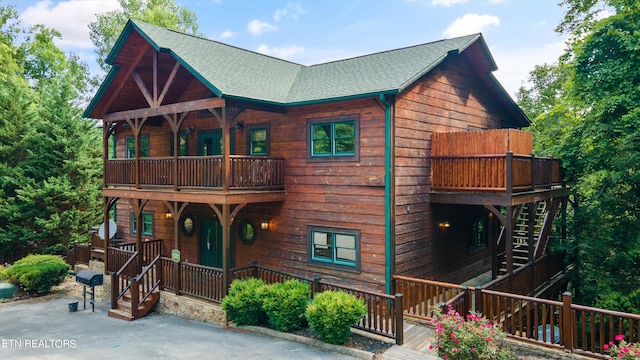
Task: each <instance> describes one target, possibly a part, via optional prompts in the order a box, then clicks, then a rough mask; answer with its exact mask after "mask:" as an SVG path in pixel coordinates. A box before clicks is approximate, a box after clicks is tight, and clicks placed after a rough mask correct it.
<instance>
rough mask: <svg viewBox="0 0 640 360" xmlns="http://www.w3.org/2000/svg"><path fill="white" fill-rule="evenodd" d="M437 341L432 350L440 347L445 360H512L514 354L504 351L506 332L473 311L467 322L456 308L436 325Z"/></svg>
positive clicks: (445, 314) (438, 349)
mask: <svg viewBox="0 0 640 360" xmlns="http://www.w3.org/2000/svg"><path fill="white" fill-rule="evenodd" d="M432 325H434V326H435V327H436V330H435V334H436V339H435V341H434V344H433V345H432V346H430V347H429V348H431V349H432V348H434V347H435V348H436V349H437V351H438V356H439V357H440V358H443V359H448V360H452V359H511V358H513V354H512V353H511V352H509V351H507V350H506V349H503V348H501V345H502V340H503V339H504V337H505V334H504V332H503V331H502V329H500V327H499V326H496V325H493V324H491V323H490V322H489V320H487V319H486V318H483V317H481V316H479V315H478V314H477V313H475V312H471V313H470V314H469V315H467V319H466V321H465V319H464V318H463V317H462V316H461V315H460V314H458V313H457V312H456V311H455V310H454V309H453V308H452V307H449V310H448V311H447V312H446V313H444V314H440V315H438V316H437V318H436V320H434V321H433V322H432Z"/></svg>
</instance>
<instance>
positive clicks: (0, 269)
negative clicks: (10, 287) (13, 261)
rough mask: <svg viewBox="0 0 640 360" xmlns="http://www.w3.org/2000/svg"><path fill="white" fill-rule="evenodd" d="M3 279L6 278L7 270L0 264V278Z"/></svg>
mask: <svg viewBox="0 0 640 360" xmlns="http://www.w3.org/2000/svg"><path fill="white" fill-rule="evenodd" d="M5 279H7V270H6V269H5V268H4V266H2V265H0V280H5Z"/></svg>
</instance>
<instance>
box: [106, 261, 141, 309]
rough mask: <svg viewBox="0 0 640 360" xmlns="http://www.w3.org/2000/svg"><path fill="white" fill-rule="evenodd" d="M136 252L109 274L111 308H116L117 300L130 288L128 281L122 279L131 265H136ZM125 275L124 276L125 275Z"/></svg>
mask: <svg viewBox="0 0 640 360" xmlns="http://www.w3.org/2000/svg"><path fill="white" fill-rule="evenodd" d="M137 258H138V252H137V251H136V252H134V253H133V255H132V256H131V257H130V258H129V260H127V261H126V262H125V263H124V265H122V267H121V268H120V269H119V270H118V271H116V272H114V273H111V308H112V309H117V308H118V300H120V299H121V298H122V296H124V294H125V293H126V292H127V290H129V289H130V288H131V283H130V282H129V281H128V280H125V279H123V276H122V275H123V274H125V272H126V271H127V270H128V269H129V267H130V266H132V265H133V264H137V261H136V260H137ZM125 275H126V274H125Z"/></svg>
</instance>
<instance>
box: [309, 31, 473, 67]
mask: <svg viewBox="0 0 640 360" xmlns="http://www.w3.org/2000/svg"><path fill="white" fill-rule="evenodd" d="M478 37H482V33H473V34H469V35H463V36H457V37H454V38H449V39H440V40H435V41H430V42H426V43H421V44H414V45H408V46H403V47H399V48H395V49H388V50H382V51H378V52H374V53H367V54H362V55H358V56H353V57H350V58H345V59H338V60H332V61H327V62H323V63H318V64H313V65H308V66H306V67H308V68H312V67H316V66H322V65H326V64H334V63H339V62H342V61H350V60H356V59H360V58H365V57H369V56H375V55H380V54H385V53H391V52H396V51H400V50H407V49H411V48H417V47H422V46H427V45H434V44H437V43H440V42H445V41H453V40H458V39H462V38H470V39H472V38H478Z"/></svg>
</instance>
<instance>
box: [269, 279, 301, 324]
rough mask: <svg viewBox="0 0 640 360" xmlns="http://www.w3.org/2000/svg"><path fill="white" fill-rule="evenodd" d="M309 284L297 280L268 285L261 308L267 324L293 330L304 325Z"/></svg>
mask: <svg viewBox="0 0 640 360" xmlns="http://www.w3.org/2000/svg"><path fill="white" fill-rule="evenodd" d="M310 297H311V292H310V291H309V285H307V284H305V283H303V282H300V281H298V280H289V281H287V282H284V283H275V284H272V285H269V286H268V288H267V293H266V296H265V297H264V299H263V303H262V308H263V309H264V311H265V312H266V314H267V317H268V318H269V324H271V326H273V327H274V328H275V329H276V330H278V331H286V332H290V331H294V330H298V329H301V328H303V327H304V326H305V322H306V318H305V316H304V313H305V311H306V309H307V305H309V300H310Z"/></svg>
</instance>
